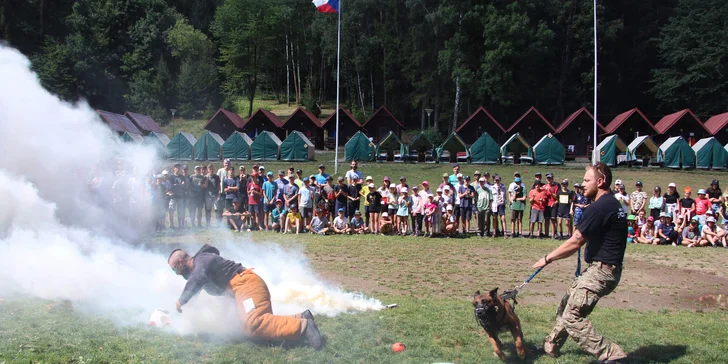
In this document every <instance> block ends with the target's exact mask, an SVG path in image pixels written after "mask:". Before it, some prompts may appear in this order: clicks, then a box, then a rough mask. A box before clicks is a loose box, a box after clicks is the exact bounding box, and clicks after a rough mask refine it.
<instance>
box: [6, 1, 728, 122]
mask: <svg viewBox="0 0 728 364" xmlns="http://www.w3.org/2000/svg"><path fill="white" fill-rule="evenodd" d="M598 4H599V5H598V8H597V12H598V29H599V30H598V36H599V45H598V46H599V54H598V56H599V72H598V80H599V95H600V96H599V111H600V112H599V116H600V119H602V120H604V119H607V121H608V120H609V119H611V118H612V117H613V116H614V115H615V114H618V113H620V112H622V111H625V110H627V109H630V108H632V107H635V106H637V107H639V108H640V109H642V110H643V111H644V112H645V113H647V114H648V116H650V117H651V118H652V116H655V118H657V116H661V115H663V114H665V113H670V112H674V111H676V110H679V109H682V108H686V107H689V108H691V109H692V110H693V111H694V112H696V113H697V114H698V115H699V116H700V117H701V118H703V119H705V118H706V117H707V116H710V115H713V114H716V113H720V112H726V111H728V32H726V29H728V6H726V2H725V0H642V1H634V0H612V1H604V0H600V1H599V3H598ZM592 12H593V8H592V1H584V0H522V1H504V0H489V1H473V0H461V1H451V0H342V14H343V15H342V39H341V44H342V49H341V56H342V57H341V95H342V102H343V104H344V105H345V106H347V107H349V108H351V109H352V111H353V112H354V114H355V115H357V116H360V117H364V116H366V115H368V114H370V113H372V111H373V110H376V108H378V107H379V106H380V105H386V106H387V107H388V108H389V109H390V110H391V111H392V112H393V113H394V114H395V115H397V116H398V117H399V118H400V119H401V120H402V121H403V122H405V123H406V125H407V126H409V127H411V128H418V127H419V126H420V125H421V123H424V122H425V119H426V116H425V113H424V109H425V108H432V109H434V113H433V115H432V120H433V122H434V124H435V125H438V124H439V127H440V128H441V129H443V130H447V129H445V128H449V127H452V125H453V124H455V123H457V122H462V121H463V119H464V118H465V117H467V115H469V113H471V112H472V111H474V110H475V109H476V108H477V107H479V106H481V105H482V106H485V107H486V108H487V109H488V110H489V111H490V112H491V113H492V114H493V115H494V116H495V117H496V118H497V119H503V120H513V119H515V118H517V117H518V116H519V115H520V114H521V113H523V111H525V110H526V109H527V108H528V107H530V106H531V105H535V106H536V107H537V108H538V109H540V110H541V111H542V112H543V113H544V114H545V116H546V117H547V118H549V119H551V120H556V121H560V120H563V118H564V115H565V114H566V115H568V114H569V113H571V112H572V111H574V110H576V109H577V108H579V107H580V106H587V107H591V106H592V102H593V101H592V99H593V72H594V68H593V49H594V45H593V17H592V14H593V13H592ZM0 39H2V40H4V41H6V42H7V43H9V44H10V45H12V46H13V47H16V48H18V49H19V50H20V51H21V52H23V53H24V54H26V55H27V56H28V57H29V58H30V59H31V60H32V62H33V67H34V69H35V70H36V71H37V72H38V74H39V75H40V78H41V81H42V83H43V84H44V86H45V87H46V88H48V89H49V90H50V91H52V92H54V93H56V94H58V95H59V96H60V97H61V98H63V99H67V100H74V101H75V100H78V99H79V98H83V99H86V100H88V102H89V103H90V104H91V105H92V106H93V107H95V108H101V109H106V110H110V111H114V112H123V111H125V110H134V111H137V112H142V113H146V114H149V115H151V116H153V117H155V118H157V119H159V120H162V121H164V120H166V119H168V118H169V115H168V112H167V111H166V110H168V109H169V108H177V109H178V110H179V111H178V113H177V115H178V116H179V115H181V116H184V117H187V118H202V117H209V116H210V115H211V113H212V111H214V110H215V109H216V108H218V107H221V106H222V107H226V108H233V109H234V111H235V112H237V113H239V114H240V115H241V116H244V117H245V116H247V115H249V113H250V112H251V110H250V108H251V107H252V105H253V100H254V99H255V98H260V97H262V96H263V95H265V96H266V97H274V98H276V99H277V100H278V101H279V102H281V103H291V104H296V103H297V104H302V105H305V106H306V107H307V108H309V109H316V107H317V105H321V104H322V103H331V102H332V100H333V99H334V98H335V95H336V14H322V13H318V12H317V11H316V8H315V6H314V5H313V4H311V2H310V1H308V0H265V1H260V0H0ZM241 98H243V99H245V100H247V101H249V103H246V104H247V105H248V107H245V108H241V109H235V108H234V107H233V105H234V103H233V101H234V100H239V99H241ZM238 104H239V103H238Z"/></svg>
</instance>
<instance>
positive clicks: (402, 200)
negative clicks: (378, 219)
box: [397, 187, 412, 236]
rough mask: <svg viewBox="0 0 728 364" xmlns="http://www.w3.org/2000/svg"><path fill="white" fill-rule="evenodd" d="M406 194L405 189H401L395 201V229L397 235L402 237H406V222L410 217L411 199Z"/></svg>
mask: <svg viewBox="0 0 728 364" xmlns="http://www.w3.org/2000/svg"><path fill="white" fill-rule="evenodd" d="M407 192H408V190H407V187H402V188H401V189H400V194H399V198H398V199H397V227H398V230H399V235H402V236H405V235H407V231H408V226H407V222H408V220H409V216H410V207H411V206H412V199H411V198H409V197H408V196H407Z"/></svg>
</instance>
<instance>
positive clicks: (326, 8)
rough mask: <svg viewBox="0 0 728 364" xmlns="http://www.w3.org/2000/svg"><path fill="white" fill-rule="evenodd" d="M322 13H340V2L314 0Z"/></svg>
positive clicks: (337, 0) (334, 0)
mask: <svg viewBox="0 0 728 364" xmlns="http://www.w3.org/2000/svg"><path fill="white" fill-rule="evenodd" d="M313 4H314V5H316V8H317V9H318V11H319V12H320V13H338V12H339V0H313Z"/></svg>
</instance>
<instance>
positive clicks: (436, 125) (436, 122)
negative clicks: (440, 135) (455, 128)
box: [432, 99, 440, 132]
mask: <svg viewBox="0 0 728 364" xmlns="http://www.w3.org/2000/svg"><path fill="white" fill-rule="evenodd" d="M432 116H433V118H432V130H433V131H434V132H438V131H439V130H440V100H439V99H437V100H435V111H433V115H432Z"/></svg>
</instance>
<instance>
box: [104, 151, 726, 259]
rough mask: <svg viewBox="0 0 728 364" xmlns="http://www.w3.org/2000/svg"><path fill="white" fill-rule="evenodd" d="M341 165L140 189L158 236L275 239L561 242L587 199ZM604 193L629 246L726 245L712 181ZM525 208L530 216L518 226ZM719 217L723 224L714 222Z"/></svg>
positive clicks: (196, 175)
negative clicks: (203, 233)
mask: <svg viewBox="0 0 728 364" xmlns="http://www.w3.org/2000/svg"><path fill="white" fill-rule="evenodd" d="M350 167H351V169H350V170H348V171H347V172H346V173H345V175H344V176H339V177H333V176H331V175H329V174H327V173H326V166H325V165H323V164H321V165H319V168H318V173H317V174H312V175H309V176H305V175H304V174H303V171H302V170H300V169H298V170H296V169H295V168H294V167H291V168H288V169H287V170H278V171H277V173H274V171H267V170H266V169H265V167H264V166H262V165H257V164H256V165H253V167H252V170H251V171H250V173H248V171H247V170H246V168H245V167H244V166H240V167H238V168H237V170H236V169H234V167H233V166H232V164H231V162H230V161H229V160H225V161H223V167H222V168H219V169H215V167H214V166H213V165H212V164H209V165H207V166H205V165H198V166H194V168H193V169H192V171H191V172H190V170H189V169H188V166H187V165H182V164H176V165H174V167H173V170H172V172H171V173H170V172H169V171H168V170H164V171H162V172H161V173H159V174H155V175H152V176H151V177H150V178H148V179H147V180H146V181H145V188H144V190H146V191H148V193H149V195H150V196H151V201H152V202H151V203H152V220H153V221H154V225H155V228H156V230H157V231H163V230H165V229H167V228H169V229H185V228H188V227H193V228H203V227H204V228H210V227H227V228H229V229H232V230H234V231H255V230H270V231H276V232H282V233H284V234H287V233H295V234H299V233H303V232H310V233H316V234H322V235H324V234H368V233H372V234H383V235H408V236H425V237H455V236H464V235H469V234H475V235H477V236H481V237H483V236H503V237H526V238H534V239H544V238H552V239H564V238H568V237H570V236H571V234H572V232H573V229H574V226H576V225H577V224H578V223H579V222H580V220H581V218H582V214H583V211H584V209H585V208H587V207H588V206H589V204H590V203H591V201H589V200H588V199H587V198H586V197H585V196H584V194H583V189H582V186H581V185H580V184H579V183H576V184H574V185H573V186H572V187H573V190H572V189H570V185H569V181H568V180H567V179H563V180H561V181H560V182H557V181H556V179H555V177H554V175H553V174H552V173H546V174H545V179H543V178H542V175H541V173H536V174H535V175H534V177H535V179H534V180H533V181H532V182H530V183H528V185H527V184H526V182H524V181H523V179H522V178H521V175H520V173H519V172H515V173H514V174H513V176H512V180H511V182H508V186H506V185H505V183H504V181H503V177H502V176H500V175H498V174H494V175H492V176H491V175H490V173H488V172H484V173H481V172H480V171H475V172H474V173H473V177H472V178H471V176H469V175H464V174H463V173H461V171H460V166H459V165H458V164H455V165H453V169H452V173H443V174H442V180H441V181H439V183H437V182H433V183H432V184H431V183H430V182H428V181H422V182H421V183H419V184H418V183H412V184H411V185H410V183H409V182H408V181H407V178H406V176H401V177H399V183H393V182H392V181H391V179H390V178H389V177H388V176H385V177H384V178H383V179H382V181H381V182H380V183H379V185H376V184H375V183H374V180H373V178H372V177H371V176H367V177H364V176H363V174H362V172H361V171H360V170H359V169H358V163H357V162H356V161H352V162H351V164H350ZM117 175H119V173H117ZM121 175H122V176H123V174H121ZM121 180H123V178H121V177H120V178H118V181H121ZM128 180H130V179H129V178H127V181H128ZM134 180H136V179H134ZM117 185H118V186H120V187H119V188H117ZM128 185H129V183H128V182H127V183H119V182H115V183H114V186H113V189H114V194H113V195H114V202H115V206H116V205H117V201H126V198H125V197H124V195H125V193H122V191H124V190H126V188H125V187H126V186H128ZM126 194H127V195H128V194H129V193H128V192H127V193H126ZM613 194H614V197H615V198H616V199H617V200H619V202H620V204H621V205H622V208H623V209H624V213H625V214H627V215H628V220H629V239H628V241H629V242H633V243H644V244H672V245H686V246H689V247H695V246H727V245H728V242H727V241H726V238H727V237H726V229H728V220H727V219H725V218H724V216H725V215H724V214H725V210H726V209H725V207H726V204H727V202H726V201H727V200H726V196H723V194H722V191H721V189H720V187H719V182H718V181H717V180H714V181H712V183H711V185H710V187H709V188H707V189H700V190H698V192H697V195H698V197H697V198H696V199H693V198H692V189H691V188H690V187H686V188H685V189H684V196H682V197H681V196H680V194H679V193H678V192H677V186H676V185H675V184H674V183H670V184H669V185H668V191H667V192H666V193H664V194H663V193H662V190H661V188H660V187H659V186H657V187H655V188H654V194H653V196H652V197H648V196H647V193H646V192H645V191H643V184H642V182H640V181H637V183H636V184H635V190H634V191H633V192H631V193H628V192H626V186H625V185H624V183H622V181H621V180H617V181H616V182H615V185H614V189H613ZM115 209H118V208H117V207H115ZM527 209H528V211H529V212H530V214H529V215H528V216H529V218H528V219H527V221H526V223H525V227H524V221H523V220H524V217H525V216H526V211H527ZM507 212H508V214H507ZM187 215H188V216H189V224H190V225H189V226H188V219H187ZM507 215H508V216H507ZM213 217H214V219H213ZM507 217H509V219H507ZM718 218H720V219H721V221H723V224H724V226H720V224H718V223H717V222H718V221H719V220H718ZM213 223H214V226H213ZM524 232H525V233H524Z"/></svg>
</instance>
